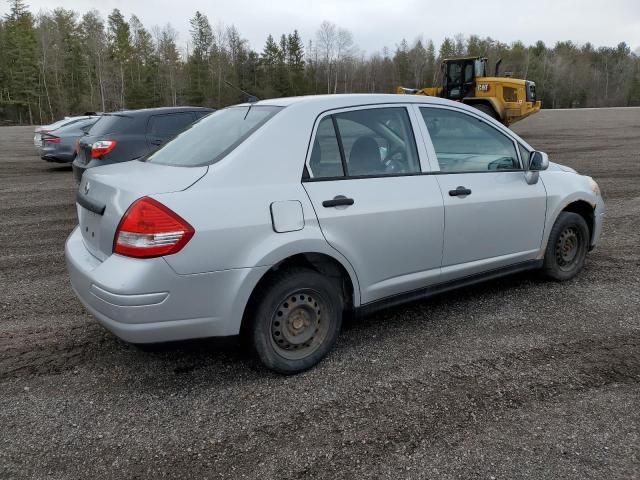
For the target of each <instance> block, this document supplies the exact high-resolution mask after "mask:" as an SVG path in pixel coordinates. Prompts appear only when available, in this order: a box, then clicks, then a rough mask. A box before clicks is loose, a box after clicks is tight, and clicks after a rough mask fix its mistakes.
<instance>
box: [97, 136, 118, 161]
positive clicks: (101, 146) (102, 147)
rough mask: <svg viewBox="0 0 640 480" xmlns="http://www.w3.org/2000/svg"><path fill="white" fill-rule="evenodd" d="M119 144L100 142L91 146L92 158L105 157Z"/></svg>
mask: <svg viewBox="0 0 640 480" xmlns="http://www.w3.org/2000/svg"><path fill="white" fill-rule="evenodd" d="M117 144H118V142H116V141H115V140H100V141H97V142H95V143H94V144H93V145H91V158H100V157H104V156H105V155H106V154H107V153H109V152H111V151H112V150H113V149H114V148H116V145H117Z"/></svg>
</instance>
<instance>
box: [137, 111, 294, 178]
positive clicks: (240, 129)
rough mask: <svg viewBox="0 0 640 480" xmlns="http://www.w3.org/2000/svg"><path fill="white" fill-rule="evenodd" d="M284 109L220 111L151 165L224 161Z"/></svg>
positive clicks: (180, 137)
mask: <svg viewBox="0 0 640 480" xmlns="http://www.w3.org/2000/svg"><path fill="white" fill-rule="evenodd" d="M282 108H283V107H276V106H270V105H269V106H267V105H250V106H239V107H229V108H224V109H222V110H217V111H215V112H213V113H212V114H211V115H208V116H206V117H204V118H203V119H202V120H200V121H199V122H197V123H194V124H193V126H192V127H191V128H189V129H187V130H185V131H184V132H182V133H181V134H180V135H178V136H177V137H176V138H174V139H173V140H172V141H170V142H169V143H167V144H166V145H165V146H164V147H162V148H161V149H160V150H158V151H157V152H155V153H154V154H153V155H151V156H150V157H149V160H148V161H149V162H152V163H160V164H162V165H174V166H178V167H198V166H202V165H211V164H213V163H216V162H218V161H220V160H221V159H222V158H224V157H225V156H226V155H228V154H229V153H230V152H231V151H232V150H233V149H234V148H236V147H237V146H238V145H240V144H241V143H242V142H244V141H245V140H246V139H247V138H248V137H249V136H250V135H251V134H252V133H253V132H255V131H256V130H257V129H258V128H260V127H261V126H262V125H264V124H265V123H266V122H267V121H268V120H269V119H270V118H271V117H273V116H274V115H275V114H276V113H278V112H279V111H280V110H281V109H282Z"/></svg>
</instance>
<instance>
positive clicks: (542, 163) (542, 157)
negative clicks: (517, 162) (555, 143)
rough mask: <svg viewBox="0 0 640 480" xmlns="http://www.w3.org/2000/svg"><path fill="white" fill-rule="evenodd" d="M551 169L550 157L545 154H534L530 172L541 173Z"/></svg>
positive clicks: (530, 160)
mask: <svg viewBox="0 0 640 480" xmlns="http://www.w3.org/2000/svg"><path fill="white" fill-rule="evenodd" d="M547 168H549V155H547V154H546V153H544V152H537V151H536V152H532V153H531V158H530V159H529V170H530V171H532V172H539V171H541V170H546V169H547Z"/></svg>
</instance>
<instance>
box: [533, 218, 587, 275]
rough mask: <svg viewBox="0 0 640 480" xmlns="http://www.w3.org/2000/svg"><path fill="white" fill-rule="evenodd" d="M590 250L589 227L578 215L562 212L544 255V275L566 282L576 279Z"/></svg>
mask: <svg viewBox="0 0 640 480" xmlns="http://www.w3.org/2000/svg"><path fill="white" fill-rule="evenodd" d="M588 250H589V227H588V226H587V222H585V220H584V218H582V217H581V216H580V215H578V214H577V213H572V212H562V213H561V214H560V215H559V216H558V219H557V220H556V223H555V224H554V225H553V228H552V229H551V234H550V235H549V241H548V242H547V250H546V252H545V255H544V267H543V272H544V274H545V275H546V276H547V277H549V278H552V279H554V280H557V281H559V282H564V281H566V280H570V279H572V278H573V277H575V276H576V275H577V274H578V272H580V270H582V267H584V260H585V257H586V256H587V251H588Z"/></svg>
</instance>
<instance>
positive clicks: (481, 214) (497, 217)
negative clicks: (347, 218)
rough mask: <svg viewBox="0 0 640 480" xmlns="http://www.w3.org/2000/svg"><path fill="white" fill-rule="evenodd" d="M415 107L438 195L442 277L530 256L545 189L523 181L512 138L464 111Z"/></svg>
mask: <svg viewBox="0 0 640 480" xmlns="http://www.w3.org/2000/svg"><path fill="white" fill-rule="evenodd" d="M418 110H419V111H420V116H421V117H422V119H423V121H424V123H423V126H425V127H426V130H428V135H426V136H427V138H430V140H431V142H430V144H429V145H428V148H429V149H430V151H431V152H432V153H431V158H436V159H437V163H436V164H435V165H434V170H439V172H437V175H436V178H437V179H438V182H439V184H440V187H441V189H442V193H443V198H444V211H445V224H446V228H445V232H444V248H443V258H442V280H443V281H448V280H452V279H454V278H458V277H461V276H466V275H472V274H475V273H479V272H482V271H487V270H492V269H495V268H500V267H503V266H506V265H512V264H516V263H520V262H524V261H527V260H531V259H534V258H535V257H536V256H537V254H538V252H539V249H540V246H541V242H542V234H543V230H544V222H545V215H546V201H547V196H546V190H545V188H544V184H543V183H542V181H538V182H537V183H536V184H534V185H529V184H528V183H527V182H526V180H525V174H524V169H523V167H522V162H521V159H520V155H519V152H518V144H517V143H516V141H515V140H514V139H513V138H512V137H510V136H508V135H507V134H506V133H504V132H502V131H501V130H499V129H498V128H497V127H495V126H493V125H491V124H490V123H489V122H486V121H485V120H484V119H482V118H481V117H479V116H476V115H475V114H472V113H467V112H466V111H461V110H459V109H454V108H447V107H436V106H428V107H420V108H419V109H418Z"/></svg>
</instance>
